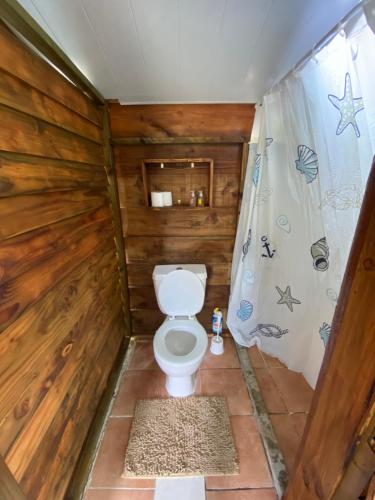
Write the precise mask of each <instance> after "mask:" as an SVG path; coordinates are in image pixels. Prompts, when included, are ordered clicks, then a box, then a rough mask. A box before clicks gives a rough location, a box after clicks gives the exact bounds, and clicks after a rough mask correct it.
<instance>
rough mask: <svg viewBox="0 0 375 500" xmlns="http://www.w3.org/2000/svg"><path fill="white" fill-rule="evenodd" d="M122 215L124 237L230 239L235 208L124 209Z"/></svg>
mask: <svg viewBox="0 0 375 500" xmlns="http://www.w3.org/2000/svg"><path fill="white" fill-rule="evenodd" d="M121 211H122V213H123V224H124V226H123V230H124V234H125V236H160V235H163V236H214V237H215V236H234V235H235V231H236V217H237V210H236V208H231V207H229V208H222V207H220V208H192V209H188V208H186V209H184V210H179V209H176V210H174V209H173V208H167V209H160V210H155V209H151V208H128V209H126V212H125V209H122V210H121Z"/></svg>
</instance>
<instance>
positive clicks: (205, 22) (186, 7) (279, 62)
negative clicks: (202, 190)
mask: <svg viewBox="0 0 375 500" xmlns="http://www.w3.org/2000/svg"><path fill="white" fill-rule="evenodd" d="M19 3H20V4H21V5H22V6H23V7H24V8H25V9H26V10H27V11H28V12H29V13H30V14H31V15H32V16H33V17H34V18H35V20H36V21H37V22H38V23H39V24H40V25H41V26H42V27H43V28H44V29H45V30H46V31H47V33H48V34H49V35H50V36H51V37H52V38H53V39H54V40H55V42H56V43H57V44H58V45H60V47H61V48H62V49H63V50H64V52H65V53H66V54H67V55H68V56H69V57H70V58H71V59H72V61H73V62H74V63H75V64H76V65H77V66H78V67H79V68H80V69H81V71H82V72H83V73H84V74H85V75H86V76H87V77H88V79H89V80H90V81H91V82H92V83H93V84H94V85H95V87H96V88H97V89H99V90H100V91H101V92H102V94H103V95H104V96H105V97H106V98H116V99H119V100H120V102H123V103H157V102H165V103H176V102H183V103H188V102H256V101H259V99H260V98H261V96H262V95H263V94H264V93H265V92H266V91H267V90H268V89H269V88H270V87H271V86H272V84H273V83H274V82H275V80H278V79H279V77H280V76H282V75H284V73H286V72H287V71H288V70H289V69H290V68H291V67H292V66H293V65H294V64H295V63H296V62H297V61H298V60H299V59H300V58H301V57H302V56H303V55H304V54H305V53H306V52H307V51H308V50H309V49H311V48H312V47H313V46H314V45H315V44H316V42H318V41H319V39H320V38H322V36H324V35H325V34H326V33H327V32H328V31H329V30H330V29H331V28H332V27H333V26H334V25H335V24H337V23H338V22H339V21H340V19H342V18H343V17H344V15H345V14H346V13H347V12H348V11H349V10H350V9H351V8H352V7H353V6H354V5H356V4H357V3H358V0H19Z"/></svg>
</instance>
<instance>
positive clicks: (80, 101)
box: [0, 23, 102, 127]
mask: <svg viewBox="0 0 375 500" xmlns="http://www.w3.org/2000/svg"><path fill="white" fill-rule="evenodd" d="M0 47H1V58H0V69H1V70H3V71H4V72H5V73H9V74H10V75H13V76H15V77H17V78H19V79H20V80H22V81H23V82H25V83H28V84H29V85H30V87H32V88H33V89H37V90H39V91H40V92H42V93H43V94H45V95H47V96H49V97H51V98H52V99H55V100H56V101H58V102H60V103H61V104H63V105H64V106H66V107H67V108H69V109H71V110H72V111H73V112H74V113H78V114H80V115H82V116H83V117H85V118H87V119H88V120H89V121H91V122H93V123H95V124H96V125H99V127H101V126H102V112H101V110H100V109H99V108H98V107H97V106H93V104H92V102H91V101H90V99H88V98H87V97H86V96H85V95H84V94H82V93H81V92H80V91H79V90H78V89H77V87H75V86H74V85H72V84H71V83H69V82H68V80H66V79H65V78H62V77H61V75H60V73H58V72H57V71H53V70H52V69H51V66H50V65H49V64H48V63H47V62H45V61H44V60H43V59H41V58H40V57H35V54H34V52H33V51H32V50H31V49H29V48H28V47H27V46H26V45H25V44H24V43H23V42H22V41H21V40H19V39H18V38H17V37H16V36H15V35H13V34H12V33H10V32H9V30H8V28H7V27H6V26H5V24H3V23H1V25H0Z"/></svg>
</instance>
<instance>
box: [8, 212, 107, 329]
mask: <svg viewBox="0 0 375 500" xmlns="http://www.w3.org/2000/svg"><path fill="white" fill-rule="evenodd" d="M111 230H112V228H111V227H108V224H107V223H105V222H104V223H103V222H100V223H99V224H98V226H97V227H96V228H95V230H94V231H92V232H91V233H90V234H88V235H87V236H86V237H85V238H82V239H80V240H78V241H74V242H72V243H71V244H70V245H69V246H68V247H67V248H65V249H64V250H62V251H60V252H57V253H56V254H55V255H54V256H52V257H50V258H49V259H46V260H44V261H43V262H42V263H41V264H39V265H38V266H36V267H34V268H31V269H29V270H28V271H26V272H24V273H23V274H22V275H21V276H18V277H16V278H14V279H11V280H9V281H6V282H4V283H2V284H1V286H0V332H1V331H3V330H4V329H5V328H6V327H7V326H9V325H10V324H11V323H12V322H13V321H15V320H16V319H17V318H18V317H19V316H20V315H21V314H22V312H23V311H24V310H25V309H26V308H27V307H30V306H31V305H32V304H34V303H35V302H37V301H38V300H39V299H40V298H41V297H42V296H43V295H45V294H46V293H47V292H48V291H49V290H51V288H52V287H54V286H55V285H56V284H57V283H58V282H59V281H60V280H61V279H62V278H63V277H64V276H66V275H67V274H68V273H69V272H70V271H71V270H72V269H74V268H75V267H76V266H77V265H78V264H79V263H80V262H81V261H82V260H84V259H86V258H87V257H88V256H89V255H90V254H91V253H92V252H93V251H94V250H95V249H96V248H98V247H99V245H100V244H101V243H102V241H103V239H105V238H107V237H110V236H109V235H110V234H111Z"/></svg>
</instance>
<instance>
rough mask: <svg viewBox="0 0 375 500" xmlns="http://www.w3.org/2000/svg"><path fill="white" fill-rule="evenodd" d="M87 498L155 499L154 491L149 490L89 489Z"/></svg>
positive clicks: (97, 499) (106, 499)
mask: <svg viewBox="0 0 375 500" xmlns="http://www.w3.org/2000/svg"><path fill="white" fill-rule="evenodd" d="M84 498H85V500H154V491H153V490H149V491H145V490H143V491H142V490H111V489H100V490H88V491H87V493H86V495H85V497H84Z"/></svg>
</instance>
